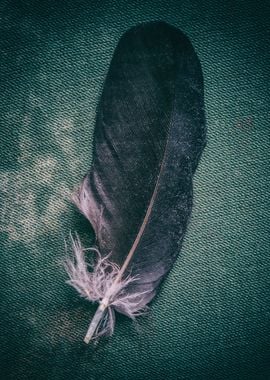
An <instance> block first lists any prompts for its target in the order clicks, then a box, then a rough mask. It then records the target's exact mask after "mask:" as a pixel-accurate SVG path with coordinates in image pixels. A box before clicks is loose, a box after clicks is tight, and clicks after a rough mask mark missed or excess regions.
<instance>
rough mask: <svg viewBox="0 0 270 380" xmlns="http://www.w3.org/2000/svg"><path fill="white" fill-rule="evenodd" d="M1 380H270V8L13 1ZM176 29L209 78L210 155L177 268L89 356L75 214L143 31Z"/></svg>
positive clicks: (7, 6) (6, 58)
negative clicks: (121, 43)
mask: <svg viewBox="0 0 270 380" xmlns="http://www.w3.org/2000/svg"><path fill="white" fill-rule="evenodd" d="M0 16H1V17H0V39H1V40H0V52H1V53H0V54H1V58H0V77H1V82H0V86H1V87H0V88H1V104H0V118H1V128H0V139H1V150H0V164H1V168H0V186H1V224H0V229H1V257H0V261H1V269H0V271H1V273H0V284H1V309H0V325H1V327H0V334H1V340H0V341H1V344H0V363H1V379H4V380H6V379H19V380H24V379H30V380H32V379H38V380H43V379H48V380H52V379H56V380H58V379H59V380H61V379H74V380H81V379H88V380H96V379H100V380H103V379H104V380H109V379H114V380H115V379H131V380H133V379H138V380H143V379H150V378H151V379H157V380H161V379H188V380H193V379H194V380H195V379H203V380H204V379H226V380H230V379H232V380H234V379H239V380H248V379H250V380H258V379H263V380H265V379H270V337H269V332H270V328H269V317H270V297H269V296H270V286H269V285H270V284H269V282H270V281H269V280H270V274H269V270H270V238H269V236H270V235H269V226H270V223H269V216H270V204H269V203H270V202H269V185H270V172H269V158H270V130H269V116H270V109H269V103H270V96H269V58H270V57H269V55H270V54H269V29H270V28H269V19H270V12H269V1H264V0H263V1H260V2H258V1H247V0H246V1H240V0H235V1H231V0H228V1H224V2H222V1H218V0H206V1H196V0H192V1H188V0H183V1H181V0H180V1H172V0H167V1H161V0H160V1H148V0H146V1H124V0H120V1H117V2H113V1H106V0H104V1H90V0H89V1H86V0H85V1H82V0H81V1H80V0H79V1H56V0H55V1H52V0H50V1H49V0H47V1H45V0H43V1H34V0H31V1H29V0H25V1H11V0H1V1H0ZM149 20H164V21H167V22H169V23H171V24H172V25H174V26H176V27H178V28H180V29H181V30H182V31H184V32H185V33H186V34H187V35H188V36H189V37H190V39H191V41H192V43H193V45H194V47H195V49H196V51H197V53H198V55H199V57H200V60H201V63H202V67H203V72H204V78H205V102H206V111H207V125H208V145H207V147H206V150H205V152H204V154H203V158H202V160H201V163H200V165H199V169H198V171H197V174H196V177H195V184H194V186H195V200H194V209H193V215H192V220H191V224H190V225H189V229H188V233H187V235H186V238H185V243H184V246H183V249H182V252H181V255H180V256H179V258H178V260H177V262H176V265H175V266H174V268H173V270H172V272H171V273H170V275H169V276H168V278H167V280H166V281H165V283H164V284H163V286H162V289H161V291H160V293H159V295H158V297H157V298H156V299H155V301H154V302H153V304H152V308H151V310H152V311H151V314H150V315H149V316H148V317H144V318H140V319H138V323H137V324H134V323H132V322H131V321H129V320H128V319H126V318H124V317H121V316H120V317H118V321H117V328H116V331H115V334H114V336H113V337H111V338H109V339H105V340H103V341H101V342H100V343H99V344H98V345H89V346H86V345H84V344H83V342H82V339H83V337H84V334H85V332H86V329H87V327H88V323H89V321H90V319H91V317H92V316H93V313H94V310H95V308H96V307H95V306H93V305H90V304H88V303H87V302H86V301H84V300H82V299H81V298H79V297H78V295H77V294H76V292H75V291H74V290H73V289H72V288H71V287H69V286H68V285H66V284H65V281H66V280H67V275H66V274H65V272H64V270H63V267H62V265H61V260H62V259H63V257H64V255H65V248H64V239H65V238H68V235H69V232H70V231H75V230H76V231H77V232H78V233H80V234H81V236H82V238H83V241H84V243H85V244H86V245H87V244H90V242H91V238H92V236H91V230H90V226H89V224H88V223H87V222H86V221H85V220H84V218H83V217H82V216H81V215H79V213H78V212H77V211H76V210H75V208H74V207H73V206H72V205H71V203H70V202H69V196H70V193H71V191H72V189H74V187H75V186H77V185H78V183H79V182H80V180H81V179H82V176H83V175H84V174H85V172H86V171H87V169H88V168H89V166H90V163H91V151H92V137H93V127H94V119H95V109H96V105H97V103H98V99H99V96H100V93H101V89H102V84H103V81H104V78H105V75H106V72H107V70H108V66H109V63H110V60H111V57H112V54H113V51H114V48H115V46H116V44H117V42H118V40H119V38H120V36H121V35H122V33H123V32H125V31H126V30H127V29H128V28H129V27H131V26H134V25H136V24H137V23H139V22H142V21H149Z"/></svg>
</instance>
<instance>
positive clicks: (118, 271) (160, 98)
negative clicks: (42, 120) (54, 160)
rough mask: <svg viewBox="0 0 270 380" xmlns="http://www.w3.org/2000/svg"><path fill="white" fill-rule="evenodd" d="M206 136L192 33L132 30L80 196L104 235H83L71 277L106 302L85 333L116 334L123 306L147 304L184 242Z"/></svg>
mask: <svg viewBox="0 0 270 380" xmlns="http://www.w3.org/2000/svg"><path fill="white" fill-rule="evenodd" d="M205 143H206V127H205V115H204V101H203V77H202V71H201V66H200V62H199V59H198V57H197V55H196V53H195V51H194V49H193V47H192V45H191V43H190V41H189V39H188V38H187V37H186V36H185V35H184V34H183V33H182V32H181V31H180V30H178V29H176V28H174V27H172V26H170V25H168V24H166V23H164V22H150V23H145V24H140V25H138V26H136V27H133V28H132V29H130V30H128V31H127V32H126V33H125V34H124V35H123V36H122V38H121V39H120V42H119V43H118V46H117V48H116V50H115V52H114V55H113V58H112V61H111V64H110V68H109V71H108V74H107V77H106V80H105V84H104V87H103V92H102V96H101V99H100V102H99V106H98V109H97V116H96V124H95V131H94V144H93V161H92V166H91V169H90V171H89V172H88V173H87V174H86V176H85V177H84V179H83V181H82V183H81V185H80V187H79V189H78V190H77V191H76V193H75V194H74V196H73V201H74V203H75V204H76V205H77V207H78V209H79V210H80V211H81V212H82V213H83V214H84V215H85V217H86V218H87V219H88V220H89V221H90V223H91V225H92V227H93V229H94V232H95V236H96V248H93V249H92V250H93V252H94V253H95V254H96V259H95V263H94V264H89V263H87V261H86V258H85V254H86V250H84V249H83V248H82V245H81V243H80V240H79V238H78V237H77V238H76V239H73V238H72V244H73V251H74V258H73V259H68V260H67V261H66V270H67V272H68V274H69V278H70V279H69V281H68V282H69V284H70V285H72V286H73V287H74V288H75V289H76V290H77V291H78V292H79V293H80V295H81V296H83V297H85V298H86V299H88V300H89V301H92V302H99V303H100V304H99V307H98V309H97V312H96V314H95V316H94V318H93V320H92V322H91V324H90V327H89V330H88V332H87V335H86V337H85V342H86V343H88V342H89V341H90V339H92V338H95V337H98V336H100V335H103V334H112V332H113V329H114V320H115V318H114V313H115V311H117V312H119V313H122V314H125V315H127V316H128V317H130V318H135V317H136V316H137V315H140V314H142V313H144V312H145V310H146V309H147V308H148V304H149V302H150V301H151V300H152V299H153V297H154V296H155V295H156V293H157V290H158V287H159V285H160V283H161V281H162V280H163V279H164V277H165V276H166V275H167V273H168V272H169V271H170V269H171V268H172V266H173V264H174V262H175V260H176V258H177V255H178V254H179V251H180V249H181V245H182V242H183V237H184V234H185V231H186V228H187V224H188V221H189V218H190V214H191V208H192V198H193V187H192V179H193V176H194V173H195V170H196V168H197V165H198V162H199V159H200V156H201V154H202V151H203V148H204V146H205Z"/></svg>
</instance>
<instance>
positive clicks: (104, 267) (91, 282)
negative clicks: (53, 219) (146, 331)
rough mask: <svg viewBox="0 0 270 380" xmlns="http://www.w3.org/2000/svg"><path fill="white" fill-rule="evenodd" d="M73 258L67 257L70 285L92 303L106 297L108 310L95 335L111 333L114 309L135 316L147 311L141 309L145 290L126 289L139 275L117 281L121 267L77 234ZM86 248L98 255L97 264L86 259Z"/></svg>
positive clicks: (66, 263) (73, 244) (72, 240)
mask: <svg viewBox="0 0 270 380" xmlns="http://www.w3.org/2000/svg"><path fill="white" fill-rule="evenodd" d="M71 242H72V248H73V257H71V258H68V259H67V260H66V261H65V263H64V265H65V269H66V271H67V273H68V275H69V278H70V279H69V280H68V281H67V283H68V284H70V285H71V286H73V287H74V288H75V289H76V290H77V291H78V292H79V294H80V295H81V296H82V297H84V298H86V299H87V300H89V301H91V302H101V301H102V302H103V303H104V299H105V300H106V312H105V313H104V316H103V318H102V320H101V321H100V323H99V326H98V328H97V330H96V332H95V336H94V338H95V337H96V338H97V337H99V336H101V335H112V333H113V331H114V325H115V313H114V309H121V312H122V313H123V314H125V315H127V316H128V317H130V318H132V319H134V318H135V317H136V316H138V315H141V314H144V313H145V311H146V308H144V309H141V306H140V300H141V296H142V295H143V294H144V293H131V294H130V292H127V291H126V288H127V286H128V285H130V284H131V283H132V282H134V281H135V280H136V279H137V278H135V277H132V276H127V277H125V278H122V279H121V280H120V281H115V280H116V278H117V276H118V273H119V271H120V268H119V266H118V265H116V264H114V263H112V262H110V261H109V256H106V257H102V256H101V254H100V252H99V250H98V249H97V248H87V249H84V248H83V247H82V245H81V242H80V239H79V237H78V236H76V238H75V239H74V238H73V237H72V236H71ZM86 251H92V252H93V253H94V254H95V260H93V261H94V263H88V262H87V261H86V257H85V254H86Z"/></svg>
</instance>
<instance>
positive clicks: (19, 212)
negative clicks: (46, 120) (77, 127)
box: [0, 115, 81, 243]
mask: <svg viewBox="0 0 270 380" xmlns="http://www.w3.org/2000/svg"><path fill="white" fill-rule="evenodd" d="M30 123H31V115H24V116H23V120H22V131H21V134H20V135H19V141H18V143H19V147H20V157H19V159H18V163H19V166H18V167H16V168H15V169H12V170H5V169H4V170H2V171H0V186H1V192H2V208H1V213H0V218H1V226H0V231H1V232H6V233H7V234H8V237H9V239H10V240H13V241H21V242H23V243H30V242H34V241H35V240H36V239H37V238H38V237H39V236H41V235H44V234H48V233H50V232H57V231H59V230H60V229H61V225H60V216H61V214H62V213H64V212H65V211H66V210H67V208H68V204H69V202H70V201H69V200H70V197H71V192H72V191H71V189H70V187H71V186H70V185H69V181H70V178H74V182H76V175H75V173H76V170H78V167H80V165H81V162H80V158H78V155H77V154H76V152H78V151H80V149H79V147H78V144H77V143H76V141H75V139H74V135H73V130H74V122H73V120H72V118H70V117H69V118H67V117H63V115H61V117H60V116H59V117H57V118H56V120H55V121H54V122H52V123H51V124H50V125H46V128H47V129H48V131H49V132H50V134H51V135H52V138H53V141H54V143H55V144H56V145H57V146H58V147H59V148H60V152H61V154H59V150H58V151H54V150H53V148H52V149H50V145H49V143H48V153H46V154H44V153H41V152H39V151H37V149H35V146H34V141H32V140H31V138H30V137H29V133H28V132H29V131H28V128H29V125H30ZM41 138H42V137H41ZM63 173H64V174H65V175H63ZM59 232H60V231H59ZM60 233H61V232H60Z"/></svg>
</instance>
